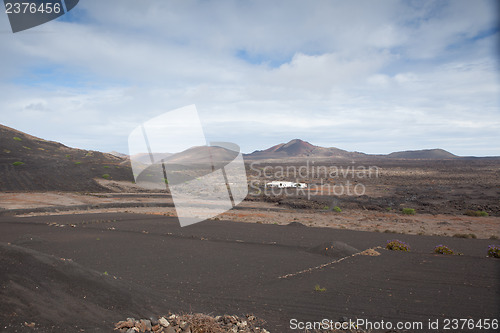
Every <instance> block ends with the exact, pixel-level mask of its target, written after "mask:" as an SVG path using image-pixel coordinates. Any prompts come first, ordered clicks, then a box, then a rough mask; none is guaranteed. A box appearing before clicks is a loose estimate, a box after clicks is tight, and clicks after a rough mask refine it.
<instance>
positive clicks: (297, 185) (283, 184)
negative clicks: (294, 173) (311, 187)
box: [266, 180, 307, 188]
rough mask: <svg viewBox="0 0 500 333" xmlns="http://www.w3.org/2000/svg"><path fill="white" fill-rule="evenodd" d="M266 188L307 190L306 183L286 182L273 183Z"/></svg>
mask: <svg viewBox="0 0 500 333" xmlns="http://www.w3.org/2000/svg"><path fill="white" fill-rule="evenodd" d="M266 187H278V188H292V187H295V188H306V187H307V184H306V183H294V182H285V181H278V180H275V181H272V182H270V183H267V184H266Z"/></svg>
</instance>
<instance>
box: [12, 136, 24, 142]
mask: <svg viewBox="0 0 500 333" xmlns="http://www.w3.org/2000/svg"><path fill="white" fill-rule="evenodd" d="M13 139H14V140H16V141H23V139H21V138H20V137H18V136H15V137H13Z"/></svg>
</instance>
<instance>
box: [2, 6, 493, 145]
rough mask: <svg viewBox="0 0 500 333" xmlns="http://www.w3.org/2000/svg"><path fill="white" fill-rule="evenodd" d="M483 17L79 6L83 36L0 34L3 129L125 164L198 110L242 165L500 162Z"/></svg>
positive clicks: (474, 10)
mask: <svg viewBox="0 0 500 333" xmlns="http://www.w3.org/2000/svg"><path fill="white" fill-rule="evenodd" d="M492 7H493V3H492V2H491V1H478V2H474V3H471V2H468V1H451V2H432V1H425V2H415V3H414V2H407V1H381V2H373V1H349V2H346V1H320V0H318V1H314V2H303V1H298V0H297V1H295V0H294V1H273V2H264V1H252V2H241V1H236V0H234V1H229V0H228V1H223V2H221V1H194V0H187V1H182V2H171V1H147V2H144V1H135V0H120V1H118V0H110V1H99V0H86V1H81V2H80V4H79V5H78V7H76V8H75V9H74V14H73V15H74V16H75V17H81V21H80V22H78V21H77V22H73V23H68V22H60V21H57V22H51V23H49V24H46V25H44V26H40V27H39V28H36V29H34V30H33V31H32V32H30V31H26V32H22V33H18V34H15V35H14V34H8V33H3V34H0V42H1V43H2V45H5V47H4V48H3V50H5V51H4V52H3V53H2V54H0V71H2V72H3V79H0V86H1V87H3V89H1V90H0V110H2V111H1V112H2V120H1V122H2V123H4V124H6V125H9V126H14V127H17V128H19V129H21V130H25V131H28V132H31V133H33V134H35V135H39V136H42V137H46V138H49V139H53V140H59V141H62V142H63V143H66V144H69V145H72V146H77V147H82V148H92V149H99V150H104V151H109V150H119V151H123V152H126V137H127V135H128V131H130V130H131V129H133V128H134V127H135V126H137V125H138V124H139V123H141V122H143V121H145V120H147V119H148V118H150V117H154V116H157V115H159V114H161V113H163V112H166V111H169V110H173V109H176V108H179V107H182V106H185V105H189V104H193V103H194V104H196V105H197V108H198V111H199V112H200V115H201V118H202V120H203V122H204V123H205V125H206V131H207V139H209V140H211V141H216V140H222V141H224V140H226V141H235V142H236V143H238V144H240V145H241V146H242V149H243V150H244V151H245V152H248V151H251V150H254V149H260V148H266V147H267V146H270V145H272V144H276V143H279V142H283V141H286V140H287V139H293V138H297V137H299V138H303V139H307V140H310V141H311V142H313V143H317V144H323V145H327V146H338V147H340V148H346V149H350V150H358V151H366V152H372V153H382V152H383V153H386V152H390V151H393V150H400V149H409V148H412V149H417V148H429V145H432V146H431V148H432V147H437V146H441V147H442V148H445V149H450V150H451V151H452V152H454V153H458V154H465V155H467V154H474V151H475V150H477V151H481V152H482V153H483V154H496V155H500V150H499V148H498V147H490V146H491V145H490V144H489V143H491V142H495V141H494V140H493V141H492V138H494V139H496V141H499V140H498V139H500V136H499V135H500V134H497V133H496V132H495V131H494V127H495V126H496V127H497V128H498V124H499V123H500V114H499V106H500V103H499V100H498V97H497V96H498V95H500V94H499V92H500V80H499V76H498V74H497V72H498V69H499V65H498V60H497V59H496V58H495V53H494V52H496V50H495V45H496V43H497V42H498V33H497V35H496V36H495V35H490V36H483V35H482V34H485V31H489V30H491V29H492V28H493V27H494V26H495V25H494V20H495V16H494V14H493V13H492V12H493V11H492ZM0 16H1V15H0ZM0 26H1V27H4V28H5V26H6V21H5V18H1V19H0ZM478 36H479V37H478ZM242 50H243V51H245V54H246V55H247V56H248V59H244V57H238V56H237V55H238V52H239V51H242ZM249 59H252V62H254V63H251V62H249V61H246V60H249ZM276 124H280V126H279V127H278V129H277V128H276ZM486 138H488V139H487V140H486ZM441 143H442V144H441Z"/></svg>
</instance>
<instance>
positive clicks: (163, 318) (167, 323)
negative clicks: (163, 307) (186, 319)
mask: <svg viewBox="0 0 500 333" xmlns="http://www.w3.org/2000/svg"><path fill="white" fill-rule="evenodd" d="M158 323H159V324H160V325H161V326H163V327H169V326H170V323H169V322H168V320H167V319H165V317H161V318H160V319H158Z"/></svg>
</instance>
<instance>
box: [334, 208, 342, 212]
mask: <svg viewBox="0 0 500 333" xmlns="http://www.w3.org/2000/svg"><path fill="white" fill-rule="evenodd" d="M333 210H334V211H336V212H337V213H341V212H342V209H340V207H339V206H335V207H333Z"/></svg>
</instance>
